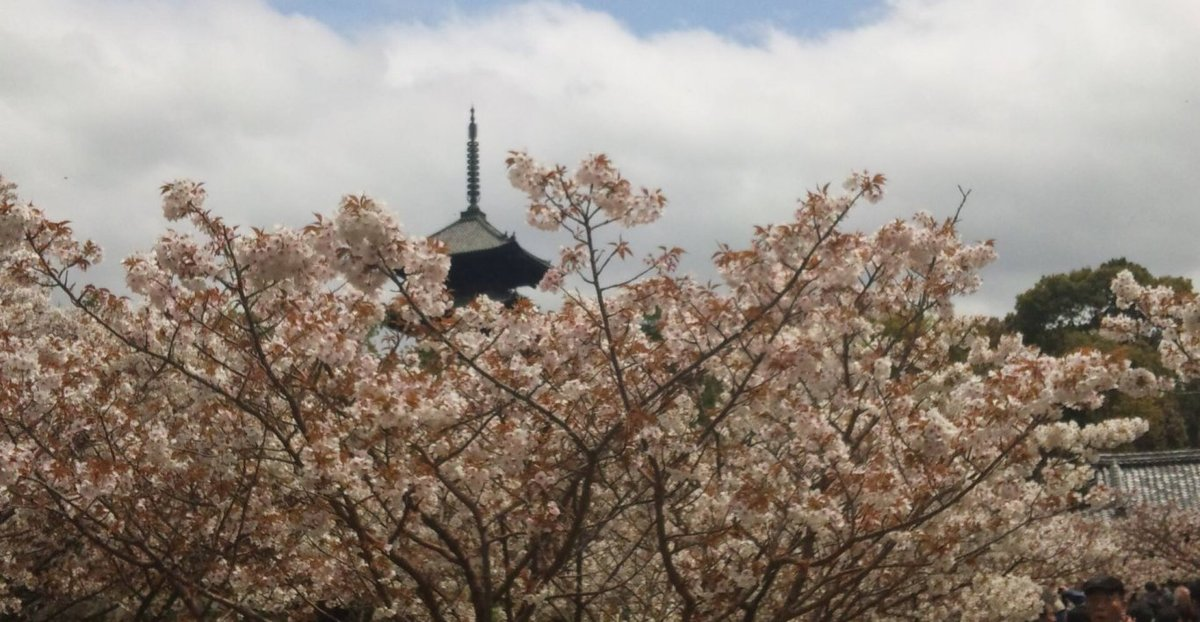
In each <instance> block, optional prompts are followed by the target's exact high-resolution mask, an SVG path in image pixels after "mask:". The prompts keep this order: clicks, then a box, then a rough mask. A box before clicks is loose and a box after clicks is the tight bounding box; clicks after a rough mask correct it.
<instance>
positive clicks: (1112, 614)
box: [1083, 575, 1132, 622]
mask: <svg viewBox="0 0 1200 622" xmlns="http://www.w3.org/2000/svg"><path fill="white" fill-rule="evenodd" d="M1083 595H1084V597H1085V598H1086V599H1087V611H1088V615H1089V616H1090V618H1091V622H1132V618H1130V617H1129V615H1128V614H1126V613H1125V584H1124V583H1122V582H1121V580H1120V579H1118V578H1116V577H1113V576H1110V575H1100V576H1096V577H1092V578H1091V579H1088V580H1087V581H1086V582H1085V583H1084V584H1083Z"/></svg>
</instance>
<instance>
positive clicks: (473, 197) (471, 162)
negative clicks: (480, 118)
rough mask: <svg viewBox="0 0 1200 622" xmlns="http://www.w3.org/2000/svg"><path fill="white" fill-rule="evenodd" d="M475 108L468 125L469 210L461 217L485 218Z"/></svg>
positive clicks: (472, 109)
mask: <svg viewBox="0 0 1200 622" xmlns="http://www.w3.org/2000/svg"><path fill="white" fill-rule="evenodd" d="M477 135H478V130H477V128H476V127H475V106H471V122H470V123H469V124H467V210H466V211H465V212H462V213H461V214H460V216H461V217H463V218H467V217H470V216H483V210H481V209H479V141H477V140H475V138H476V136H477Z"/></svg>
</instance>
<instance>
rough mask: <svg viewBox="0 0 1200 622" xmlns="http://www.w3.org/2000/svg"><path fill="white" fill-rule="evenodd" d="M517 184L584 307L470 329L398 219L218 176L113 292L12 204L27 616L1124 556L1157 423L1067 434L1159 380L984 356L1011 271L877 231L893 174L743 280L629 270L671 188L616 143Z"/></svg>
mask: <svg viewBox="0 0 1200 622" xmlns="http://www.w3.org/2000/svg"><path fill="white" fill-rule="evenodd" d="M509 175H510V179H511V181H512V182H513V184H514V185H515V186H516V187H517V188H519V189H521V190H522V191H524V192H525V193H526V194H527V195H528V197H529V201H530V208H529V218H530V222H531V223H532V224H534V225H535V226H537V227H539V228H542V229H546V230H549V231H556V232H558V234H559V235H560V236H562V238H563V251H562V252H561V253H560V256H559V257H558V259H557V260H556V262H555V265H554V266H553V268H552V269H551V271H550V272H549V273H548V274H547V277H546V278H545V279H544V280H543V283H542V285H543V287H545V288H547V289H550V290H553V291H557V292H560V293H561V294H562V296H563V298H564V300H563V304H562V306H561V308H558V309H555V310H541V309H538V308H536V307H535V306H534V305H532V304H530V303H529V302H528V301H525V300H519V301H517V302H516V303H514V304H512V305H510V306H507V307H506V306H504V305H502V304H500V303H498V302H496V301H493V300H490V299H487V298H479V299H477V300H475V301H473V302H470V303H469V304H466V305H463V306H460V307H452V306H451V304H450V300H451V299H450V297H449V296H448V295H447V293H446V291H445V285H444V281H445V279H446V276H447V273H448V269H449V258H448V257H447V256H446V255H445V249H444V248H443V247H441V245H439V244H438V243H436V242H434V241H430V240H426V239H423V238H419V237H414V236H408V235H406V234H405V233H404V232H403V231H402V230H401V228H400V227H399V224H398V223H397V222H396V220H395V218H394V217H393V216H392V215H391V214H390V213H388V212H387V210H386V209H384V208H383V206H382V205H381V204H379V203H378V202H376V201H374V200H372V199H370V198H369V197H363V196H348V197H346V198H345V199H344V200H343V201H342V202H341V205H340V206H339V208H338V210H337V212H336V213H335V214H334V215H333V216H331V217H325V216H318V217H317V218H316V219H315V220H314V221H313V222H312V223H310V224H308V225H307V226H305V227H302V228H298V229H292V228H283V227H280V228H276V229H274V230H263V229H251V230H248V231H242V230H239V229H237V228H235V227H232V226H229V225H227V224H225V223H224V222H223V221H222V220H221V219H220V218H219V217H217V216H215V215H213V213H212V212H210V211H209V210H208V208H207V207H206V204H207V201H206V191H205V189H204V188H203V186H201V185H199V184H196V183H192V182H188V181H178V182H173V183H171V184H167V185H166V186H164V187H163V211H164V215H165V216H166V217H167V219H168V220H170V221H179V220H185V221H187V222H188V223H190V225H191V230H190V232H181V231H175V230H168V231H167V232H166V233H164V234H163V235H162V236H161V237H160V238H159V239H158V241H157V242H156V244H155V245H154V247H153V249H152V250H150V251H149V252H145V253H139V254H136V255H134V256H132V257H130V258H128V259H126V260H125V263H124V265H125V268H126V274H127V283H128V286H129V289H130V291H131V292H132V293H133V297H132V298H124V297H121V296H118V295H115V294H113V293H111V292H107V291H105V290H101V289H97V288H91V287H85V288H82V289H79V288H76V287H75V286H73V285H72V283H73V282H74V280H73V279H70V278H67V277H66V274H67V272H68V271H73V270H78V269H83V268H86V267H87V264H88V262H89V261H90V259H91V258H95V257H98V250H93V245H90V244H89V243H79V242H76V241H75V240H74V238H73V237H72V233H71V232H70V230H69V229H67V228H66V227H65V226H63V225H60V224H56V223H54V222H52V221H50V220H48V219H46V218H45V216H44V215H43V213H42V212H41V211H40V210H37V209H36V208H34V207H32V206H29V205H27V204H25V205H23V204H20V203H18V201H17V199H16V196H15V194H14V192H13V190H12V188H11V187H9V186H4V185H2V184H0V187H2V188H4V190H3V192H2V193H0V194H2V203H0V241H2V242H3V243H2V244H0V267H2V268H3V269H4V271H3V273H2V276H0V279H3V285H4V287H2V288H0V298H2V299H3V300H2V301H3V303H4V304H3V306H2V307H0V309H2V311H0V432H3V434H2V435H0V550H3V551H5V553H4V554H3V555H0V599H2V600H0V607H5V608H7V609H8V610H10V611H22V612H33V611H37V612H55V614H56V615H59V616H60V617H72V616H74V617H79V616H84V615H88V614H90V613H94V612H95V611H99V610H110V611H116V612H120V614H119V615H120V616H123V617H137V616H141V617H146V618H168V617H180V618H198V619H199V618H217V617H244V618H248V619H278V618H282V617H289V616H291V617H305V616H312V615H313V614H314V613H318V612H321V611H324V612H325V613H326V614H329V615H333V614H334V613H335V611H334V610H339V611H342V612H345V611H351V612H359V613H369V614H371V615H373V616H376V617H378V618H379V619H431V620H461V619H472V618H473V619H505V620H551V619H566V618H593V619H622V618H627V619H639V620H641V619H645V620H657V619H676V618H680V619H695V620H701V619H705V620H709V619H712V620H716V619H731V618H734V617H737V618H741V619H748V620H749V619H797V618H800V619H805V618H812V619H827V620H893V619H898V618H902V619H943V618H945V616H946V615H947V614H948V613H949V612H952V611H958V612H967V611H969V612H971V613H970V615H975V616H977V618H976V619H981V620H994V619H1007V618H1012V617H1017V618H1019V617H1023V616H1026V617H1027V616H1031V615H1032V613H1033V612H1034V611H1035V610H1036V608H1037V606H1038V602H1037V601H1038V594H1039V586H1041V585H1046V584H1048V583H1053V582H1057V581H1060V580H1062V579H1064V578H1066V577H1068V576H1072V574H1074V573H1077V572H1078V571H1079V570H1080V569H1081V568H1084V567H1086V566H1088V565H1089V564H1090V565H1096V564H1099V563H1102V562H1104V561H1106V560H1110V559H1112V558H1113V557H1114V556H1115V555H1117V549H1118V548H1119V544H1118V543H1117V542H1116V541H1115V540H1113V539H1112V538H1109V537H1106V536H1105V534H1104V533H1103V532H1102V531H1100V530H1098V528H1097V526H1096V524H1095V523H1094V522H1091V521H1089V520H1087V519H1085V515H1084V514H1081V513H1079V512H1078V510H1079V509H1081V508H1085V507H1089V506H1094V505H1098V504H1101V503H1103V502H1104V501H1105V498H1104V495H1105V491H1103V490H1101V489H1091V488H1089V483H1090V474H1091V467H1090V465H1089V460H1090V459H1092V458H1093V457H1094V455H1095V454H1096V452H1099V451H1103V450H1106V449H1108V448H1111V447H1114V446H1117V445H1120V444H1123V443H1126V442H1128V441H1130V440H1131V439H1133V438H1135V437H1136V436H1137V435H1138V434H1140V433H1141V432H1143V431H1144V430H1145V424H1144V423H1142V422H1140V421H1124V422H1106V423H1104V424H1101V425H1093V426H1084V427H1080V426H1078V425H1075V424H1072V423H1067V422H1064V421H1063V420H1062V413H1063V411H1064V409H1068V408H1070V409H1087V408H1094V407H1097V406H1099V405H1100V404H1102V402H1103V399H1104V395H1105V394H1106V393H1107V392H1109V391H1112V390H1124V391H1130V392H1138V391H1148V390H1154V388H1155V386H1156V385H1154V382H1153V379H1151V378H1146V377H1145V376H1144V375H1143V374H1142V372H1140V371H1139V370H1133V369H1131V368H1130V367H1129V364H1128V362H1126V361H1123V360H1120V359H1118V358H1114V357H1112V356H1110V355H1106V354H1102V353H1098V352H1080V353H1075V354H1072V355H1069V356H1065V357H1061V358H1055V357H1050V356H1046V355H1044V354H1042V353H1040V352H1038V351H1036V350H1035V349H1032V348H1028V347H1025V346H1023V345H1022V344H1021V343H1020V340H1019V338H1017V337H1012V336H1009V337H1004V338H1001V339H1000V340H999V341H997V342H992V341H989V340H988V339H986V338H984V337H982V336H981V335H980V333H979V331H978V330H977V326H978V321H977V319H976V318H970V317H962V316H960V315H958V314H956V313H955V310H954V299H955V297H956V296H958V295H960V294H963V293H968V292H970V291H973V290H974V289H975V288H976V287H978V284H979V276H978V274H979V271H980V269H981V268H982V267H983V266H985V265H986V264H987V263H988V262H989V261H990V260H991V259H992V258H993V257H994V251H993V249H992V245H991V244H990V243H988V242H983V243H967V242H964V241H963V240H961V239H960V238H959V237H958V234H957V231H956V221H955V220H954V219H949V220H942V221H939V220H938V219H936V218H934V217H933V216H931V215H929V214H918V215H916V216H914V217H913V218H912V219H909V220H897V221H894V222H891V223H888V224H885V225H884V226H882V227H881V228H879V229H878V230H877V231H874V232H867V233H864V232H859V231H852V230H848V229H846V228H845V226H844V223H845V219H846V216H847V214H848V213H849V212H850V211H851V210H853V209H856V207H857V206H858V205H860V203H863V202H867V203H870V202H874V201H877V200H879V199H880V198H881V197H882V193H883V186H884V182H885V180H884V178H883V176H881V175H877V174H868V173H865V172H864V173H856V174H854V175H853V176H852V177H851V178H850V180H849V181H848V182H847V183H846V185H845V186H844V188H845V190H846V192H845V194H839V193H837V192H836V191H831V190H830V189H829V187H823V188H818V189H816V190H814V191H812V192H810V193H809V194H808V195H807V196H806V197H805V199H804V200H802V201H801V202H800V204H799V206H798V207H797V209H796V211H795V213H794V217H793V218H792V219H791V220H790V221H788V222H784V223H781V224H776V225H770V226H761V227H757V228H755V230H754V234H753V239H752V241H751V243H750V245H749V246H748V247H747V248H743V249H734V248H729V247H722V248H721V249H720V251H719V252H718V253H717V254H716V255H715V263H716V266H717V269H718V271H719V272H720V274H721V277H722V281H721V282H719V283H700V282H698V281H696V280H694V279H692V278H690V277H688V276H683V275H677V274H675V267H676V266H677V264H678V257H679V255H680V253H682V250H681V249H678V248H670V247H667V248H664V249H662V250H661V251H660V252H658V253H657V254H651V255H649V256H648V257H647V259H646V265H645V268H644V270H643V271H642V272H640V273H637V274H635V275H634V276H632V277H630V276H629V275H628V274H627V273H621V274H619V275H616V276H611V273H612V271H613V266H616V265H617V264H618V263H620V261H621V260H624V259H626V258H628V257H630V256H631V255H632V254H633V253H634V250H633V249H632V248H631V246H630V244H629V243H627V242H626V241H625V240H624V239H623V237H622V234H621V231H622V229H623V228H627V227H634V226H642V225H645V224H648V223H651V222H653V221H654V220H655V219H656V218H658V216H659V215H660V214H661V212H662V210H663V209H664V208H665V206H666V200H665V198H663V196H662V194H661V193H660V192H658V191H655V190H645V189H642V190H635V189H634V186H633V185H632V184H631V183H630V182H628V181H627V180H626V179H624V178H623V177H622V176H621V174H620V173H619V172H618V170H617V169H616V167H615V166H614V165H613V164H612V162H611V161H609V160H608V158H606V157H604V156H589V157H588V158H586V159H585V160H584V161H583V162H582V163H581V164H580V165H579V166H578V167H577V168H576V169H575V170H568V169H567V168H566V167H561V166H555V167H548V166H542V165H539V164H537V163H536V162H534V161H533V160H532V159H531V158H529V156H527V155H525V154H521V153H514V154H512V156H511V157H510V159H509ZM569 283H584V284H585V285H586V286H587V287H585V288H583V289H582V290H581V289H575V288H572V287H568V284H569ZM52 292H53V296H57V297H58V298H60V299H62V300H65V301H67V303H68V304H66V305H63V306H56V305H55V304H54V303H53V302H52V301H53V298H52ZM1135 293H1137V292H1135ZM1134 298H1135V296H1134V297H1130V298H1129V299H1130V300H1132V299H1134ZM1138 300H1140V298H1138ZM1066 543H1069V545H1070V547H1071V556H1070V561H1064V560H1065V559H1066V557H1067V556H1066V555H1065V554H1064V548H1063V547H1064V546H1067V544H1066ZM1081 543H1083V544H1081ZM969 617H970V616H968V618H969Z"/></svg>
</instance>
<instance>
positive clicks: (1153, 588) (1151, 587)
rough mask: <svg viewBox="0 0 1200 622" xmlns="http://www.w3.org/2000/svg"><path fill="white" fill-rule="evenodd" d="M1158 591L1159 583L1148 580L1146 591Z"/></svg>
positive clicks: (1151, 592) (1149, 592) (1150, 592)
mask: <svg viewBox="0 0 1200 622" xmlns="http://www.w3.org/2000/svg"><path fill="white" fill-rule="evenodd" d="M1157 591H1158V584H1157V583H1155V582H1153V581H1147V582H1146V593H1148V594H1153V593H1154V592H1157Z"/></svg>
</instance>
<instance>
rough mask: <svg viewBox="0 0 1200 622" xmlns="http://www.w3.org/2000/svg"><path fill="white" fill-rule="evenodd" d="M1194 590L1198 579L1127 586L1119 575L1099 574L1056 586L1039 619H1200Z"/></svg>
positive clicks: (1178, 621) (1198, 585)
mask: <svg viewBox="0 0 1200 622" xmlns="http://www.w3.org/2000/svg"><path fill="white" fill-rule="evenodd" d="M1197 592H1200V579H1197V580H1194V581H1191V582H1188V583H1180V582H1177V581H1171V582H1167V583H1163V584H1161V585H1160V584H1158V583H1153V582H1151V583H1146V584H1145V585H1144V586H1142V588H1141V589H1137V588H1136V587H1135V588H1133V589H1127V588H1126V587H1125V584H1124V583H1123V582H1122V581H1121V580H1120V579H1119V578H1117V577H1114V576H1110V575H1100V576H1096V577H1092V578H1091V579H1088V580H1087V581H1085V582H1084V583H1083V584H1081V585H1078V586H1071V587H1066V586H1064V587H1060V588H1058V590H1057V591H1056V593H1055V594H1054V595H1053V597H1052V598H1050V599H1049V600H1050V602H1047V603H1046V608H1045V610H1044V611H1043V613H1042V617H1041V618H1039V622H1200V614H1198V613H1197V607H1196V604H1195V603H1194V602H1193V601H1192V594H1195V593H1197Z"/></svg>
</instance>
